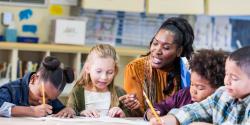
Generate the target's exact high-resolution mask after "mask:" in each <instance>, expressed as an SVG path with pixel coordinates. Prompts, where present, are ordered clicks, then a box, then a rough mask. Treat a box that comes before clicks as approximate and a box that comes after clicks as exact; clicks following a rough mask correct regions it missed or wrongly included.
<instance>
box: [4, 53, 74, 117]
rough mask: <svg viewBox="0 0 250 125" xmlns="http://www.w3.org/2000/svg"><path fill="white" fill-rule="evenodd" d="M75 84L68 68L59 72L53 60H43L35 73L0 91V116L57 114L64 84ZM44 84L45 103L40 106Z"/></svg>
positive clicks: (5, 86)
mask: <svg viewBox="0 0 250 125" xmlns="http://www.w3.org/2000/svg"><path fill="white" fill-rule="evenodd" d="M73 80H74V72H73V70H72V69H71V68H66V69H61V68H60V61H59V60H58V59H56V58H55V57H50V56H48V57H46V58H45V59H44V60H43V62H42V64H41V67H40V68H39V69H38V71H37V72H31V73H27V74H25V75H24V76H23V78H21V79H18V80H16V81H12V82H10V83H7V84H4V85H3V86H1V87H0V116H4V117H11V116H31V117H42V116H46V115H49V114H54V113H57V112H59V111H60V110H61V109H63V108H64V105H63V104H62V103H61V102H60V101H59V100H58V99H57V97H58V96H59V95H60V93H61V92H62V91H63V89H64V87H65V85H66V83H71V82H72V81H73ZM42 84H44V94H45V103H46V104H42V102H43V101H42V98H43V91H42V89H41V88H42Z"/></svg>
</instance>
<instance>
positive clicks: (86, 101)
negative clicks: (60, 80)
mask: <svg viewBox="0 0 250 125" xmlns="http://www.w3.org/2000/svg"><path fill="white" fill-rule="evenodd" d="M117 73H118V55H117V54H116V51H115V49H114V48H113V47H112V46H110V45H108V44H99V45H96V46H94V47H93V48H92V49H91V50H90V52H89V54H88V57H87V59H86V62H85V64H84V67H83V69H82V73H81V75H80V78H79V79H78V80H77V82H76V85H75V86H74V88H73V90H72V92H71V94H70V96H69V100H68V103H67V109H65V112H64V114H62V115H63V116H64V115H80V116H85V117H100V116H106V115H108V116H110V117H125V116H126V115H127V113H126V111H125V110H124V109H123V106H122V105H121V104H120V103H119V100H118V97H119V96H122V95H124V94H125V91H124V90H123V89H121V88H118V87H116V86H115V85H114V78H115V76H116V74H117Z"/></svg>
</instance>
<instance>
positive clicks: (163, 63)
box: [150, 29, 182, 68]
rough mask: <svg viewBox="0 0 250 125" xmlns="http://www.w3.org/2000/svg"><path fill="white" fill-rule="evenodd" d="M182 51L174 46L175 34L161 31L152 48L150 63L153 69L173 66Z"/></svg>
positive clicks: (156, 36)
mask: <svg viewBox="0 0 250 125" xmlns="http://www.w3.org/2000/svg"><path fill="white" fill-rule="evenodd" d="M181 52H182V50H181V49H180V48H179V49H178V48H177V45H176V44H174V34H173V33H172V32H170V31H168V30H163V29H162V30H160V31H159V32H158V33H157V34H156V35H155V37H154V39H153V42H152V44H151V46H150V53H151V54H150V62H151V65H152V67H153V68H164V67H167V66H168V65H171V64H172V63H173V62H174V60H175V59H176V57H177V56H180V54H181Z"/></svg>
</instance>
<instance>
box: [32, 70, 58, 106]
mask: <svg viewBox="0 0 250 125" xmlns="http://www.w3.org/2000/svg"><path fill="white" fill-rule="evenodd" d="M44 92H45V102H46V103H47V102H48V101H49V100H54V99H56V98H57V97H58V96H59V95H60V93H61V92H59V91H58V90H57V89H56V88H55V87H54V86H53V84H52V83H50V82H44ZM42 99H43V91H42V80H40V79H39V76H38V75H36V74H33V76H32V77H31V80H30V84H29V103H30V104H31V105H40V104H42V103H43V101H42Z"/></svg>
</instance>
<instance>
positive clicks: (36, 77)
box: [29, 74, 38, 85]
mask: <svg viewBox="0 0 250 125" xmlns="http://www.w3.org/2000/svg"><path fill="white" fill-rule="evenodd" d="M37 79H38V76H37V74H33V75H31V77H30V81H29V83H30V84H33V85H34V84H35V81H36V80H37Z"/></svg>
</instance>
